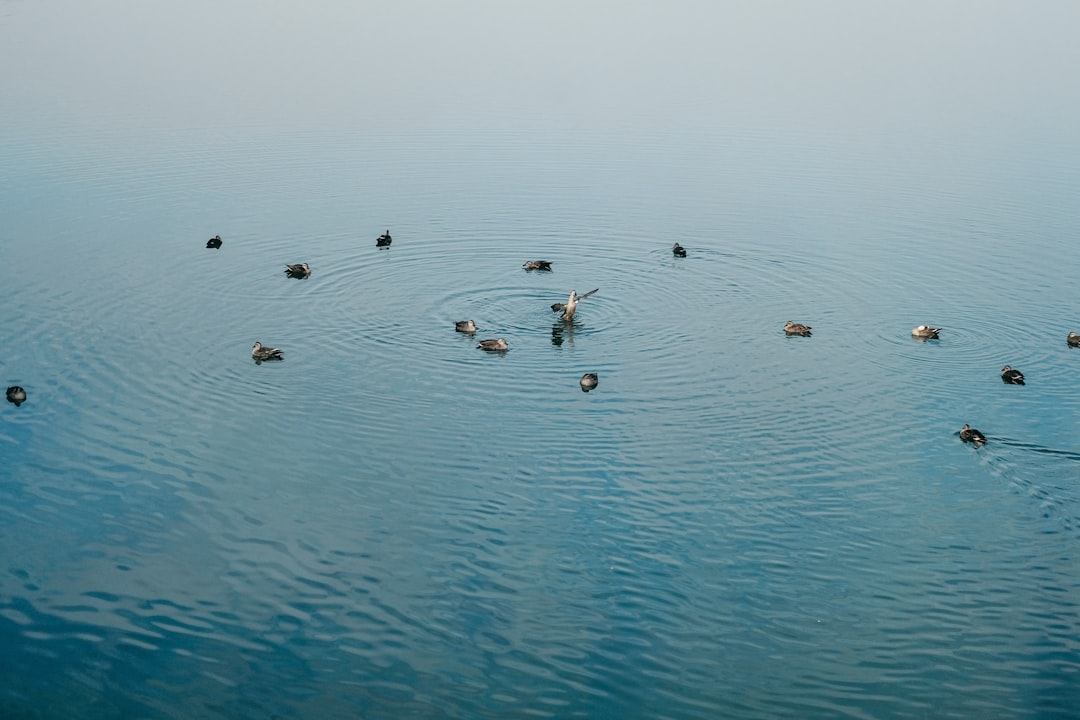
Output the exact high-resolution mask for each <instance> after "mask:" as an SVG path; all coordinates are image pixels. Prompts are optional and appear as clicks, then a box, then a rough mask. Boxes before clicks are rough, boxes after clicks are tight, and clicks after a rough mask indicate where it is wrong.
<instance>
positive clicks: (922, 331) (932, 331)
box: [911, 325, 941, 340]
mask: <svg viewBox="0 0 1080 720" xmlns="http://www.w3.org/2000/svg"><path fill="white" fill-rule="evenodd" d="M939 332H941V328H936V327H930V326H929V325H920V326H919V327H917V328H912V330H911V337H916V338H919V339H920V340H937V339H938V333H939Z"/></svg>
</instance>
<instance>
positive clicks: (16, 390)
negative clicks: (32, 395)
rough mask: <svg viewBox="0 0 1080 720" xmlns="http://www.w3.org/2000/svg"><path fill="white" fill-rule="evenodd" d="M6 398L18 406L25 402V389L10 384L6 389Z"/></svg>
mask: <svg viewBox="0 0 1080 720" xmlns="http://www.w3.org/2000/svg"><path fill="white" fill-rule="evenodd" d="M7 399H8V402H9V403H15V407H19V406H20V405H22V404H23V403H24V402H26V391H25V390H23V389H22V388H21V387H19V386H18V385H12V386H11V387H9V388H8V389H7Z"/></svg>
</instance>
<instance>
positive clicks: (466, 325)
mask: <svg viewBox="0 0 1080 720" xmlns="http://www.w3.org/2000/svg"><path fill="white" fill-rule="evenodd" d="M454 329H455V330H457V331H458V332H463V333H469V334H470V335H472V334H473V333H474V332H476V323H474V322H473V321H472V320H458V321H457V322H456V323H454Z"/></svg>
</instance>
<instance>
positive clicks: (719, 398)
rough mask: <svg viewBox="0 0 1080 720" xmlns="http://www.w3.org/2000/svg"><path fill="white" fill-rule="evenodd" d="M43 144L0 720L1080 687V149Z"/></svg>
mask: <svg viewBox="0 0 1080 720" xmlns="http://www.w3.org/2000/svg"><path fill="white" fill-rule="evenodd" d="M11 127H12V132H10V133H9V134H7V135H5V136H3V137H0V156H2V157H4V158H5V162H4V163H3V164H0V217H2V218H3V223H2V224H0V246H2V247H3V250H4V262H3V263H0V307H3V309H4V311H3V313H0V347H2V348H3V352H2V354H0V375H2V377H0V380H2V381H3V382H4V383H5V384H6V385H15V384H18V385H22V386H23V387H25V388H26V390H27V392H28V394H29V400H28V401H27V402H26V403H25V404H23V405H22V406H21V407H18V408H16V407H15V406H14V405H11V404H7V403H5V404H4V407H2V408H0V475H2V478H3V480H2V482H0V512H2V515H3V519H2V520H0V557H2V558H3V566H2V568H0V641H2V647H3V648H4V652H3V653H2V659H0V715H2V716H3V717H10V718H74V717H79V718H159V717H175V718H189V717H199V718H208V719H209V718H222V719H225V718H228V719H229V720H236V719H238V718H299V717H309V718H353V717H364V718H407V717H417V718H420V717H423V718H429V717H430V718H444V717H445V718H500V719H502V718H516V717H551V718H635V717H640V718H650V719H657V718H718V717H725V718H760V717H801V718H811V717H813V718H817V717H822V718H827V717H851V718H871V717H873V718H884V717H897V718H909V717H918V718H924V717H936V718H940V717H963V718H970V717H1015V718H1023V717H1026V718H1048V717H1074V716H1075V712H1076V708H1078V707H1080V552H1078V550H1080V441H1078V437H1080V436H1078V432H1077V431H1078V429H1080V396H1078V395H1077V392H1076V387H1077V383H1076V378H1077V373H1078V372H1080V350H1077V349H1074V348H1069V347H1068V346H1067V345H1066V343H1065V336H1066V334H1067V333H1068V332H1069V331H1070V330H1076V331H1080V305H1078V304H1077V299H1076V295H1075V291H1074V289H1075V287H1076V282H1077V276H1078V271H1080V266H1078V262H1077V251H1076V238H1077V237H1078V236H1080V221H1078V219H1077V216H1076V213H1075V202H1074V200H1075V197H1076V196H1077V193H1078V192H1080V148H1078V147H1076V146H1065V147H1063V146H1062V145H1060V144H1058V143H1049V142H1042V141H1040V140H1039V139H1038V138H1031V139H1028V140H1027V141H1025V142H1020V143H1016V144H1013V145H1009V146H1002V145H994V144H987V143H984V142H983V141H981V140H980V139H979V138H970V139H964V138H958V137H934V136H918V137H916V136H892V137H870V136H867V137H861V138H852V137H845V136H840V135H831V134H829V133H827V132H825V133H822V132H817V133H810V132H808V133H806V134H800V133H797V132H793V131H788V132H779V131H769V130H762V131H760V132H756V133H755V132H739V133H731V132H723V131H719V130H718V131H715V132H708V131H702V130H699V131H689V130H686V131H682V132H677V133H673V132H668V131H662V130H659V129H652V130H649V129H638V130H618V131H605V132H600V131H595V130H589V129H577V130H574V129H565V128H564V129H561V130H557V129H548V130H542V129H532V130H530V129H520V130H514V131H511V130H506V131H502V132H488V131H483V132H481V131H479V130H477V131H470V130H468V129H465V128H457V129H454V130H445V131H436V130H431V129H428V130H401V131H389V130H387V131H381V132H374V131H359V130H355V131H350V130H311V131H284V130H281V129H276V128H273V127H244V128H231V129H229V130H227V131H224V130H221V129H220V128H194V129H186V130H169V131H166V130H163V129H161V128H146V129H143V130H141V131H132V130H131V128H123V129H119V128H111V127H109V126H107V125H96V124H93V123H87V124H85V125H74V124H72V125H60V126H52V127H38V126H31V125H23V126H18V125H12V126H11ZM388 228H389V230H390V232H391V233H392V235H393V237H394V241H393V244H392V246H391V247H389V248H376V246H375V238H376V237H377V236H378V235H379V234H381V233H382V232H383V231H384V230H386V229H388ZM217 234H220V235H221V237H222V238H223V240H224V245H223V247H222V248H221V249H220V250H208V249H206V248H205V241H206V239H207V238H209V237H211V236H213V235H217ZM676 241H678V242H679V243H681V244H682V245H683V246H684V247H686V249H687V257H686V258H676V257H674V256H673V255H672V253H671V246H672V244H673V243H674V242H676ZM532 259H546V260H550V261H552V263H553V270H552V271H551V272H526V271H524V270H523V269H522V267H521V264H522V263H523V262H524V261H526V260H532ZM298 262H307V263H309V264H310V266H311V268H312V275H311V277H310V278H309V279H307V280H293V279H289V278H287V277H286V276H285V274H284V273H283V272H282V270H283V267H284V265H285V264H286V263H298ZM593 288H599V292H597V293H596V294H595V295H593V296H591V297H589V298H588V299H586V300H584V301H582V302H581V304H580V305H579V307H578V312H577V314H576V316H575V318H574V319H573V320H572V321H571V322H564V321H562V320H560V319H559V317H558V315H557V314H555V313H552V311H551V310H550V307H549V306H550V304H551V303H554V302H564V301H565V299H566V296H567V294H568V293H569V292H570V290H571V289H576V290H577V291H578V292H581V293H583V292H585V291H587V290H592V289H593ZM463 319H472V320H474V321H475V322H476V324H477V325H478V326H479V332H478V333H477V335H476V336H467V335H464V334H462V333H457V332H455V330H454V322H455V321H456V320H463ZM787 320H794V321H796V322H802V323H806V324H808V325H812V326H813V335H812V336H811V337H791V338H789V337H785V335H784V332H783V330H782V326H783V324H784V322H785V321H787ZM921 324H929V325H934V326H938V327H942V328H943V330H942V333H941V338H940V339H939V340H932V341H926V342H921V341H917V340H915V339H913V338H912V337H911V335H910V330H911V328H912V327H914V326H916V325H921ZM495 337H503V338H506V339H507V341H508V342H509V344H510V349H509V350H508V351H507V352H506V353H502V354H499V353H486V352H484V351H482V350H478V349H477V348H476V343H477V341H478V340H480V339H484V338H495ZM256 340H258V341H261V342H263V343H264V344H266V345H270V346H275V347H280V348H282V350H283V351H284V360H283V361H281V362H267V363H263V364H261V365H257V364H256V363H254V362H253V361H252V358H251V356H250V349H251V346H252V344H253V343H254V342H255V341H256ZM1005 364H1011V365H1012V366H1014V367H1017V368H1019V369H1021V370H1022V371H1023V372H1024V373H1025V374H1026V376H1027V380H1028V383H1027V385H1026V386H1024V387H1019V386H1012V385H1005V384H1003V383H1002V382H1001V381H1000V379H999V374H1000V368H1001V367H1002V366H1004V365H1005ZM584 372H597V373H598V374H599V379H600V382H599V387H598V388H597V389H596V390H594V391H593V392H590V393H584V392H582V391H581V389H580V387H579V385H578V380H579V378H580V377H581V375H582V373H584ZM964 423H971V424H972V425H973V426H975V427H978V428H979V429H981V430H982V431H983V432H985V433H986V434H987V435H988V436H989V438H990V440H989V442H988V444H987V445H986V446H984V447H982V448H979V449H976V448H974V447H972V446H969V445H965V444H963V443H961V442H960V440H959V438H958V437H957V430H958V429H959V428H960V426H961V425H962V424H964Z"/></svg>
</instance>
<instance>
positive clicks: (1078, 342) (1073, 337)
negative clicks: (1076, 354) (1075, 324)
mask: <svg viewBox="0 0 1080 720" xmlns="http://www.w3.org/2000/svg"><path fill="white" fill-rule="evenodd" d="M1065 342H1067V343H1069V345H1071V346H1072V347H1080V335H1077V334H1076V333H1074V332H1071V333H1069V336H1068V337H1067V338H1065Z"/></svg>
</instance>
